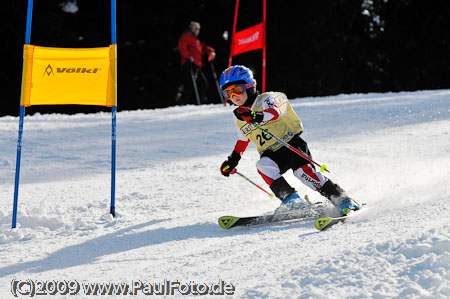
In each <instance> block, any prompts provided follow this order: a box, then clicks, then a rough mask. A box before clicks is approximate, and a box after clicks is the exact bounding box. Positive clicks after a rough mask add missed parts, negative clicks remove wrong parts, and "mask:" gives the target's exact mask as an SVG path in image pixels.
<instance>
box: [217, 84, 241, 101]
mask: <svg viewBox="0 0 450 299" xmlns="http://www.w3.org/2000/svg"><path fill="white" fill-rule="evenodd" d="M244 92H245V85H244V84H234V85H230V86H228V87H227V88H225V89H224V90H223V91H222V93H223V95H224V96H225V97H226V98H227V99H231V97H232V96H233V95H236V96H240V95H241V94H243V93H244Z"/></svg>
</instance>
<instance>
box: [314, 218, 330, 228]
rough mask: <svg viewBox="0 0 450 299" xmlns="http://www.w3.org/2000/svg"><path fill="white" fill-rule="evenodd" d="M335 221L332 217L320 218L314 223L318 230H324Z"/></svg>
mask: <svg viewBox="0 0 450 299" xmlns="http://www.w3.org/2000/svg"><path fill="white" fill-rule="evenodd" d="M332 221H333V218H330V217H321V218H318V219H317V220H316V222H315V223H314V226H315V227H316V228H317V229H318V230H324V229H325V228H327V227H328V225H329V224H330V223H331V222H332Z"/></svg>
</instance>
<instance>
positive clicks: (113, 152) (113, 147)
mask: <svg viewBox="0 0 450 299" xmlns="http://www.w3.org/2000/svg"><path fill="white" fill-rule="evenodd" d="M116 43H117V33H116V0H111V44H113V45H114V44H116ZM111 114H112V136H111V207H110V211H109V212H110V214H111V215H112V216H113V217H115V216H116V114H117V106H112V107H111Z"/></svg>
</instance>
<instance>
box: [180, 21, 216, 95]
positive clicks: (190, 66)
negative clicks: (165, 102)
mask: <svg viewBox="0 0 450 299" xmlns="http://www.w3.org/2000/svg"><path fill="white" fill-rule="evenodd" d="M199 33H200V23H198V22H193V21H192V22H190V23H189V28H188V30H187V31H185V32H183V34H182V35H181V37H180V39H179V40H178V51H179V52H180V55H181V73H182V78H183V86H184V88H183V91H182V96H181V98H179V99H178V100H177V102H178V103H179V104H190V103H194V101H193V100H192V99H191V98H192V94H193V80H192V75H191V72H193V75H194V77H195V78H196V84H197V86H198V93H199V96H200V102H201V103H206V102H207V99H206V91H207V90H208V80H207V79H206V77H205V74H204V73H203V71H202V57H203V56H204V55H208V60H209V61H212V60H214V58H215V57H216V53H215V51H214V49H213V48H212V47H210V46H208V45H207V44H206V43H203V42H201V41H200V40H199V39H198V35H199ZM179 90H180V87H179Z"/></svg>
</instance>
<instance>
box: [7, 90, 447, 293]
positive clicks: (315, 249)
mask: <svg viewBox="0 0 450 299" xmlns="http://www.w3.org/2000/svg"><path fill="white" fill-rule="evenodd" d="M291 103H292V105H293V107H294V109H295V110H296V112H297V113H298V115H299V116H300V118H301V119H302V121H303V123H304V127H305V133H304V134H303V135H302V136H303V138H304V139H305V140H306V141H308V144H309V146H310V149H311V151H312V154H313V157H314V159H315V160H317V161H318V162H319V163H321V164H327V165H328V169H329V170H330V172H331V173H330V174H329V175H328V176H329V177H330V178H331V179H332V180H333V181H335V182H337V183H339V184H340V185H341V186H342V187H344V189H346V190H347V191H348V193H350V195H351V196H352V197H354V198H355V199H357V200H358V201H360V202H365V203H367V208H366V209H364V210H363V211H361V212H360V213H359V214H358V215H355V216H354V217H353V218H352V221H348V222H347V223H345V224H339V225H336V226H334V227H333V228H331V229H330V230H327V231H324V232H318V231H316V230H315V228H314V226H313V223H312V222H311V221H308V222H288V223H279V224H273V225H265V226H258V227H253V228H237V229H232V230H228V231H227V230H223V229H221V228H220V227H219V226H218V225H217V218H218V217H220V216H223V215H240V216H245V215H258V214H265V213H270V212H271V211H273V210H274V209H275V208H276V207H277V206H278V205H279V201H278V200H277V199H269V198H268V197H267V196H266V195H265V194H264V193H263V192H261V191H260V190H258V189H256V188H255V187H253V186H252V185H250V184H249V183H248V182H246V181H245V180H243V179H242V178H240V177H238V176H231V177H230V178H225V177H222V176H221V175H220V172H219V166H220V164H221V163H222V161H223V160H224V159H225V158H226V157H227V156H228V155H229V154H230V152H231V150H232V149H233V146H234V143H235V138H236V131H235V127H234V124H233V120H232V113H231V111H232V108H231V107H223V106H221V105H207V106H184V107H172V108H167V109H156V110H145V111H132V112H131V111H130V112H120V113H118V115H117V122H118V123H117V126H118V127H117V136H118V137H117V142H118V143H117V195H116V211H117V214H118V215H117V217H116V218H112V217H111V216H110V215H109V214H108V212H109V200H110V151H111V150H110V147H111V145H110V143H111V141H110V138H111V137H110V136H111V132H110V131H111V123H110V114H107V113H98V114H88V115H85V114H78V115H72V116H66V115H58V114H51V115H39V114H37V115H33V116H27V117H26V119H25V129H24V139H23V152H22V169H21V177H20V179H21V184H20V191H19V214H18V228H17V229H14V230H11V228H10V227H11V215H12V203H13V191H14V172H15V160H16V146H17V129H18V118H17V117H0V203H1V209H0V297H1V298H13V295H12V293H11V281H12V280H13V279H16V280H26V279H32V280H35V281H40V280H43V281H48V280H55V281H58V280H59V281H61V280H67V281H72V280H77V281H78V282H80V283H81V282H116V283H118V282H129V283H132V281H138V280H141V281H143V282H149V283H162V282H164V280H166V279H168V280H171V281H176V280H178V281H180V282H181V283H189V282H191V284H194V283H198V284H201V283H206V284H213V283H218V282H219V281H220V280H222V281H224V282H226V283H228V284H232V285H233V286H234V287H235V294H234V296H235V297H239V298H242V297H244V298H332V297H334V298H343V297H348V298H352V297H353V298H357V297H358V298H361V297H363V298H364V297H378V298H382V297H388V298H389V297H403V298H405V297H408V298H419V297H423V298H448V297H450V224H449V222H448V219H449V215H450V184H449V182H450V133H449V132H450V90H436V91H421V92H402V93H385V94H354V95H338V96H331V97H314V98H299V99H294V100H291ZM257 160H258V154H257V152H256V148H255V146H253V145H252V146H250V147H249V149H248V150H247V152H246V153H245V154H244V157H243V159H242V160H241V163H240V164H239V166H238V169H239V171H240V172H242V173H244V174H245V175H247V176H248V177H250V178H251V179H252V180H254V181H256V182H258V183H260V184H261V185H263V181H262V179H261V178H260V177H259V175H258V174H257V172H256V168H255V163H256V161H257ZM286 178H287V180H288V181H289V182H291V183H292V184H293V185H294V186H295V188H296V189H297V190H298V191H299V192H300V193H301V194H308V195H309V197H310V198H311V199H312V200H313V201H320V200H322V198H321V196H320V195H319V194H317V193H316V192H314V191H312V190H308V189H306V187H304V186H303V185H302V184H301V183H300V182H299V181H298V180H296V179H295V178H294V177H293V175H292V174H291V173H288V174H286ZM23 297H26V296H23ZM52 297H53V296H52ZM132 297H134V298H136V297H146V296H144V295H143V294H142V293H140V296H132ZM169 297H177V295H175V296H169ZM76 298H92V296H88V295H86V294H84V293H83V290H82V289H81V290H80V292H79V294H78V296H77V297H76Z"/></svg>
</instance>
